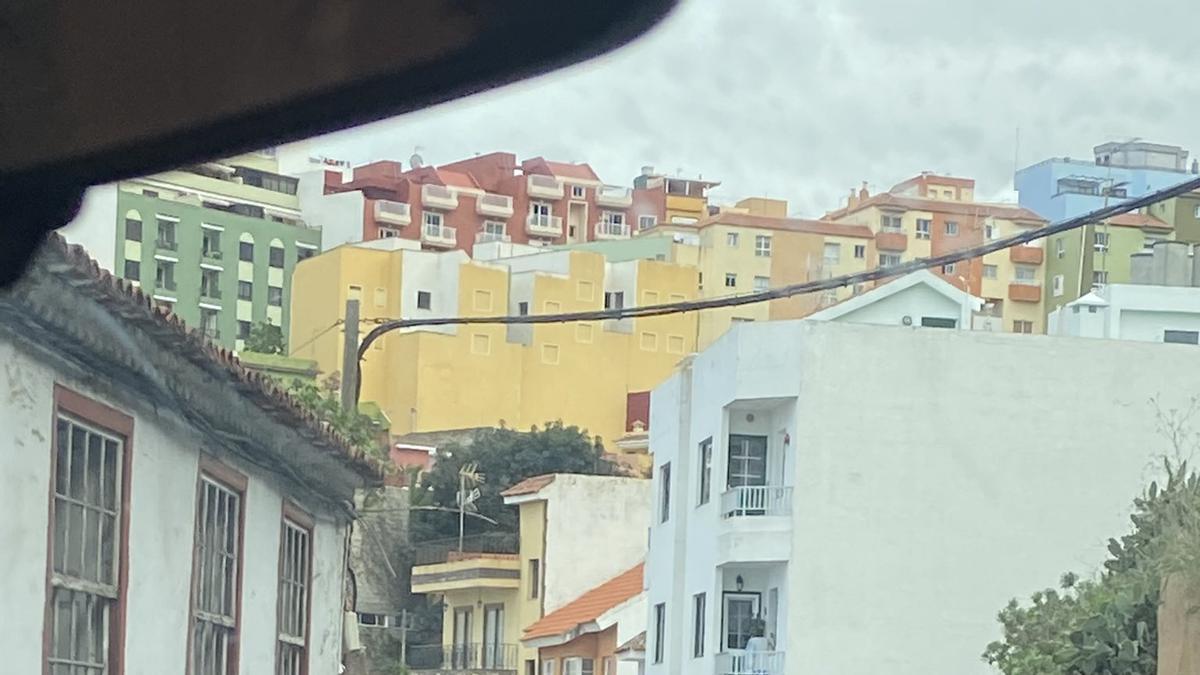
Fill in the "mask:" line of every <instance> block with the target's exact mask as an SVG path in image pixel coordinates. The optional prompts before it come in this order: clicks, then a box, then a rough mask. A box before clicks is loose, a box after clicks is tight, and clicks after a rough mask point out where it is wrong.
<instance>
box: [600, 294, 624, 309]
mask: <svg viewBox="0 0 1200 675" xmlns="http://www.w3.org/2000/svg"><path fill="white" fill-rule="evenodd" d="M624 308H625V291H605V292H604V309H624Z"/></svg>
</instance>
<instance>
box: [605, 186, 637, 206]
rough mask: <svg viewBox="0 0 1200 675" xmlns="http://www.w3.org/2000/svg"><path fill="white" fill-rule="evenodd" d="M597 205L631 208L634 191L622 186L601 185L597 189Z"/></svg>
mask: <svg viewBox="0 0 1200 675" xmlns="http://www.w3.org/2000/svg"><path fill="white" fill-rule="evenodd" d="M596 203H597V204H599V205H600V206H620V207H628V206H631V205H633V189H632V188H627V187H621V186H620V185H601V186H600V187H598V188H596Z"/></svg>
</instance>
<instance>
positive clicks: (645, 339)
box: [641, 331, 658, 352]
mask: <svg viewBox="0 0 1200 675" xmlns="http://www.w3.org/2000/svg"><path fill="white" fill-rule="evenodd" d="M641 347H642V349H643V350H644V351H648V352H655V351H658V333H651V332H648V331H643V332H642V339H641Z"/></svg>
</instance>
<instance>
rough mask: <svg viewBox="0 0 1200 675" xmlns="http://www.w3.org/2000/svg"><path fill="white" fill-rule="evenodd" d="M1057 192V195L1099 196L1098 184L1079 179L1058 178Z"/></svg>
mask: <svg viewBox="0 0 1200 675" xmlns="http://www.w3.org/2000/svg"><path fill="white" fill-rule="evenodd" d="M1058 192H1059V194H1063V193H1069V194H1077V195H1099V194H1100V183H1099V182H1098V181H1094V180H1086V179H1080V178H1059V179H1058Z"/></svg>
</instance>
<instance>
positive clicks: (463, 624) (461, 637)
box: [450, 607, 471, 668]
mask: <svg viewBox="0 0 1200 675" xmlns="http://www.w3.org/2000/svg"><path fill="white" fill-rule="evenodd" d="M470 643H471V608H470V607H457V608H455V610H454V646H453V647H452V648H451V650H450V663H451V667H452V668H469V667H471V664H470V663H469V658H470V652H471V644H470Z"/></svg>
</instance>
